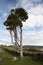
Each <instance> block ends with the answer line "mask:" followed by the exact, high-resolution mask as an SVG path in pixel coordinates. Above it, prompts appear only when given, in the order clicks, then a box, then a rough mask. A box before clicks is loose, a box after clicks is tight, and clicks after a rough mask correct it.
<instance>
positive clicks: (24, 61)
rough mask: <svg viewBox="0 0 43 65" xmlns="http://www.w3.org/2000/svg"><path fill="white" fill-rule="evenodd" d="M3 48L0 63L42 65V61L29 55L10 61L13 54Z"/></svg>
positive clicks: (0, 64) (7, 64) (1, 64)
mask: <svg viewBox="0 0 43 65" xmlns="http://www.w3.org/2000/svg"><path fill="white" fill-rule="evenodd" d="M3 50H4V52H1V53H0V57H2V62H0V65H43V62H40V61H38V60H34V59H33V58H32V57H30V56H24V57H23V59H22V60H20V59H19V60H17V61H11V60H12V58H13V57H14V56H15V55H12V54H10V53H8V52H7V51H6V50H5V49H4V48H3ZM18 57H19V56H18Z"/></svg>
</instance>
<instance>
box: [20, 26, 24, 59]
mask: <svg viewBox="0 0 43 65" xmlns="http://www.w3.org/2000/svg"><path fill="white" fill-rule="evenodd" d="M20 58H23V49H22V27H21V28H20Z"/></svg>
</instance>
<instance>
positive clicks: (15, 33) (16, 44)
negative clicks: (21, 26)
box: [14, 28, 18, 51]
mask: <svg viewBox="0 0 43 65" xmlns="http://www.w3.org/2000/svg"><path fill="white" fill-rule="evenodd" d="M14 38H15V47H16V51H17V49H18V41H17V29H16V28H15V29H14Z"/></svg>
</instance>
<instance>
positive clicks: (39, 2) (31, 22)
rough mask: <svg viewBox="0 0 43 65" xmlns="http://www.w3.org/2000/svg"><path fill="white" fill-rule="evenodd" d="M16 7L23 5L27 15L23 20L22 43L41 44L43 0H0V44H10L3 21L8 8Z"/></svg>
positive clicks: (42, 44) (42, 40)
mask: <svg viewBox="0 0 43 65" xmlns="http://www.w3.org/2000/svg"><path fill="white" fill-rule="evenodd" d="M18 7H23V8H24V9H25V10H26V11H27V12H28V17H29V18H28V19H27V21H26V22H25V23H24V22H23V35H22V36H23V41H22V43H23V45H37V46H43V0H0V45H11V44H12V43H11V38H10V34H9V31H7V30H6V27H5V26H4V25H3V22H4V21H5V20H6V19H7V17H8V15H9V14H10V10H11V9H13V8H18ZM9 41H10V42H9Z"/></svg>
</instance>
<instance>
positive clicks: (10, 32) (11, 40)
mask: <svg viewBox="0 0 43 65" xmlns="http://www.w3.org/2000/svg"><path fill="white" fill-rule="evenodd" d="M9 32H10V35H11V42H12V44H13V35H12V30H9Z"/></svg>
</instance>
